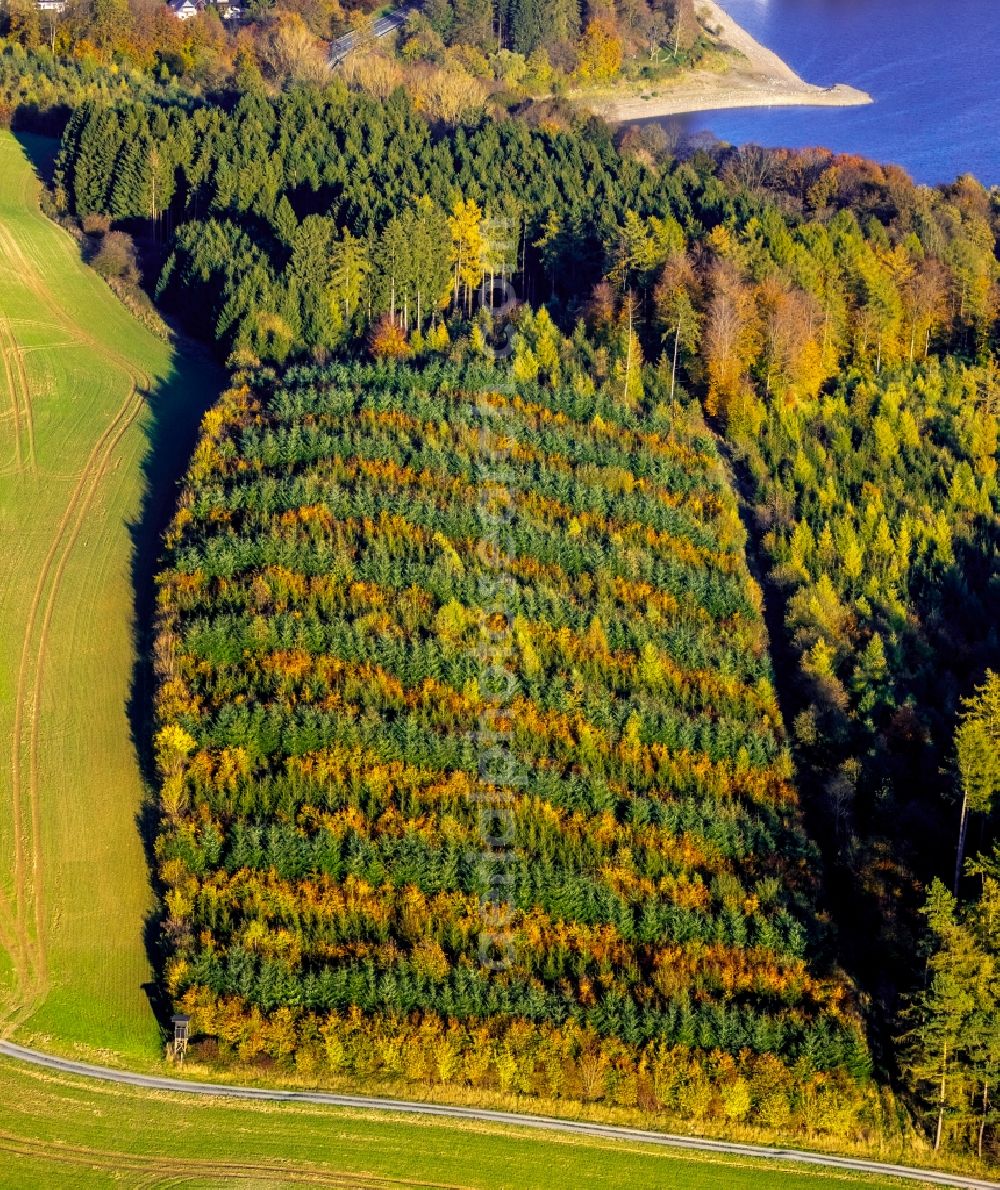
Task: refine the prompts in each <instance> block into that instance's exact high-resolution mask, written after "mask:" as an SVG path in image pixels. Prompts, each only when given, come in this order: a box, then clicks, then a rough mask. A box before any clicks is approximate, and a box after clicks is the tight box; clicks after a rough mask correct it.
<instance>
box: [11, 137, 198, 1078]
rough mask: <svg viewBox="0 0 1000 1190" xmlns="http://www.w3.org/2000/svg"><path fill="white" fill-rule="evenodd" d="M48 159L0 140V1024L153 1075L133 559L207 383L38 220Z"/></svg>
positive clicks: (28, 145) (32, 144)
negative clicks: (156, 472)
mask: <svg viewBox="0 0 1000 1190" xmlns="http://www.w3.org/2000/svg"><path fill="white" fill-rule="evenodd" d="M51 149H52V145H51V142H44V141H40V140H30V139H28V140H26V141H24V142H23V143H19V142H18V141H17V140H15V139H14V137H13V136H11V135H10V134H9V133H4V134H3V135H2V136H0V573H2V575H3V582H2V584H0V739H2V740H3V741H4V746H3V747H2V749H0V752H2V754H3V763H2V765H0V946H2V948H3V955H4V958H3V966H2V969H0V1021H2V1028H3V1030H4V1031H5V1032H7V1033H9V1032H11V1031H12V1030H14V1029H16V1030H17V1032H18V1034H19V1036H21V1037H23V1038H34V1039H35V1040H36V1041H38V1042H39V1043H41V1044H47V1043H48V1044H52V1045H54V1046H58V1047H59V1048H63V1049H65V1048H68V1047H70V1046H72V1045H74V1044H82V1045H85V1046H87V1047H88V1048H89V1049H90V1051H91V1052H94V1051H100V1050H111V1051H114V1052H117V1053H120V1054H123V1055H137V1054H142V1055H144V1056H145V1057H147V1058H149V1057H152V1056H154V1055H155V1054H156V1053H157V1052H158V1049H159V1033H158V1030H157V1028H156V1025H155V1022H154V1019H153V1015H152V1012H151V1010H150V1007H149V1001H148V999H147V996H146V993H145V992H144V990H143V985H144V984H146V983H147V982H148V980H149V979H150V971H149V966H148V963H147V959H146V949H145V944H144V939H143V927H144V920H145V917H146V914H147V911H148V909H149V907H150V900H151V896H150V886H149V876H148V865H147V862H146V856H145V854H144V851H143V846H142V842H141V837H140V834H139V832H138V831H137V829H136V815H137V813H138V811H139V808H140V804H141V798H142V782H141V776H140V771H139V766H138V763H137V759H136V752H135V749H134V748H133V745H132V740H131V732H130V717H129V703H130V693H131V686H132V675H133V661H134V655H135V654H134V641H133V609H134V597H133V592H134V588H133V574H132V570H133V557H134V553H133V544H134V542H135V544H136V546H137V548H138V554H137V555H135V557H136V559H137V566H138V569H139V571H140V572H142V571H143V570H144V569H148V568H149V567H150V566H151V556H150V555H151V550H152V549H153V548H154V546H153V542H152V541H151V540H147V538H151V537H152V531H151V530H148V531H147V532H146V533H145V535H144V533H143V528H142V522H143V521H145V522H146V523H147V524H148V523H149V521H150V518H149V516H148V515H146V516H145V517H144V516H143V513H142V508H143V496H144V490H145V486H146V484H145V479H144V466H145V462H144V461H145V460H146V456H147V453H148V452H149V450H150V444H151V442H155V440H156V437H157V436H159V435H160V434H163V435H165V434H166V433H167V432H168V427H170V426H171V425H176V427H177V433H178V436H179V437H182V438H187V439H189V438H190V432H191V428H192V426H193V425H195V424H196V423H197V419H198V415H199V411H200V410H201V409H203V408H204V407H205V406H206V405H207V404H209V403H210V402H211V400H212V398H213V395H214V394H215V393H216V392H217V391H218V386H219V377H218V375H217V374H216V373H215V372H214V370H213V369H211V368H209V367H207V366H206V365H204V364H199V363H196V362H195V361H184V360H180V359H178V358H177V356H176V354H175V352H174V351H173V350H172V348H171V347H170V346H168V345H167V344H166V343H163V342H161V341H160V340H158V339H157V338H155V337H154V336H153V335H151V334H150V333H149V332H148V331H146V330H145V329H144V328H143V327H142V326H140V324H139V323H138V322H137V321H136V320H135V319H134V318H132V317H131V315H129V314H128V313H127V311H126V310H125V309H124V307H123V306H122V305H121V304H120V303H119V301H118V300H117V298H115V296H114V295H113V294H112V293H111V291H110V290H109V289H108V288H107V286H106V285H105V284H104V282H103V281H101V279H100V278H99V277H98V276H97V275H96V274H95V273H93V272H92V271H91V270H90V269H88V268H87V267H86V266H85V265H84V264H83V263H82V262H81V260H80V252H79V248H78V246H77V244H76V243H75V242H74V241H73V239H72V238H71V237H70V236H69V235H68V234H67V233H66V232H65V231H63V230H61V229H60V228H59V227H57V226H56V225H55V224H54V223H52V222H51V221H50V220H49V219H47V218H46V217H45V216H44V215H43V214H42V212H41V211H40V210H39V206H38V190H39V181H38V178H37V177H36V173H35V169H34V168H33V166H32V163H31V160H30V159H29V155H28V154H29V153H30V155H31V157H32V158H34V159H35V160H36V161H39V160H42V159H44V157H45V156H46V154H47V153H51ZM160 465H161V462H160V460H159V458H158V460H157V462H156V466H160ZM168 487H169V484H168Z"/></svg>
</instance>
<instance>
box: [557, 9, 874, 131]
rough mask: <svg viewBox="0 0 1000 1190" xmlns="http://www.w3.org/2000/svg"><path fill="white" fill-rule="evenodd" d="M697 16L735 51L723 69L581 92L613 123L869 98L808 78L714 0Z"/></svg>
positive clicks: (856, 103) (858, 101)
mask: <svg viewBox="0 0 1000 1190" xmlns="http://www.w3.org/2000/svg"><path fill="white" fill-rule="evenodd" d="M697 7H698V16H699V19H700V20H701V21H702V24H703V25H704V27H705V29H706V30H707V31H708V32H709V33H710V34H711V35H712V37H713V38H714V39H715V40H716V41H717V42H718V44H719V45H720V47H725V48H727V49H730V50H733V51H735V54H734V57H733V59H732V64H731V65H730V66H729V68H728V69H727V70H724V71H715V70H700V71H694V72H692V73H690V74H687V75H682V76H680V77H679V78H678V79H676V80H675V81H671V82H668V83H664V84H661V85H660V86H659V87H658V88H657V89H656V90H649V91H646V92H644V93H641V94H633V95H629V96H622V95H621V93H620V92H619V93H618V94H617V95H616V94H615V93H614V92H611V93H608V94H607V95H606V96H602V97H600V98H596V97H590V98H589V102H588V101H587V97H585V96H582V95H581V96H580V97H579V98H580V99H581V100H584V101H585V102H588V106H589V107H591V108H593V110H594V111H596V112H597V113H598V114H599V115H601V116H603V117H604V118H605V119H606V120H608V121H610V122H612V123H619V124H620V123H627V122H630V121H632V120H650V119H656V118H657V117H661V116H678V115H683V114H685V113H689V112H703V111H719V110H724V109H728V108H744V107H857V106H860V105H862V104H868V103H871V102H873V101H872V97H871V96H870V95H869V94H868V93H867V92H865V91H861V90H859V89H858V88H857V87H851V86H849V85H847V84H846V83H837V84H836V85H835V86H833V87H819V86H816V85H815V84H813V83H807V82H806V81H805V80H804V79H802V78H801V77H800V76H799V75H798V74H796V73H795V71H794V70H792V68H791V67H790V66H789V65H788V63H787V62H785V61H784V60H783V59H781V58H779V57H778V55H777V54H775V53H774V52H773V51H772V50H769V49H768V48H767V47H766V46H764V45H761V43H760V42H759V41H757V40H756V39H755V38H753V37H751V35H750V34H749V33H748V32H747V31H746V30H745V29H744V28H743V27H742V26H741V25H738V24H737V23H736V21H734V20H733V18H732V17H731V16H729V14H728V13H727V12H726V11H725V9H723V8H722V7H721V6H720V5H719V4H717V3H716V2H715V0H699V3H698V6H697Z"/></svg>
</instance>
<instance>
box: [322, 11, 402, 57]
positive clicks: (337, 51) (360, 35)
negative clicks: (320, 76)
mask: <svg viewBox="0 0 1000 1190" xmlns="http://www.w3.org/2000/svg"><path fill="white" fill-rule="evenodd" d="M415 12H417V5H416V4H404V5H403V6H402V7H401V8H395V9H393V10H392V12H387V13H386V14H385V16H381V17H379V18H378V20H377V21H375V22H374V23H373V24H372V25H371V27H370V28H369V29H367V30H363V31H360V32H359V31H357V30H355V31H352V32H351V33H345V34H344V36H343V37H338V38H337V39H336V40H335V41H332V42H331V43H330V64H331V65H332V66H336V65H337V64H338V63H339V62H343V60H344V59H345V58H346V57H347V55H348V54H349V53H350V52H351V50H356V49H357V48H358V46H359V45H363V44H364V43H365V42H366V41H371V40H372V39H373V38H376V37H385V35H386V34H387V33H391V32H392V31H393V29H400V28H402V26H403V25H405V24H406V22H407V21H408V20H409V19H410V17H411V16H413V14H414V13H415Z"/></svg>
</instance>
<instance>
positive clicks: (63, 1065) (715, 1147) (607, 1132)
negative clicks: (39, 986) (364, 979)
mask: <svg viewBox="0 0 1000 1190" xmlns="http://www.w3.org/2000/svg"><path fill="white" fill-rule="evenodd" d="M0 1054H2V1055H4V1056H5V1057H8V1058H14V1059H16V1060H17V1061H20V1062H30V1063H31V1064H32V1065H33V1066H45V1067H47V1068H48V1069H49V1070H58V1071H60V1072H61V1073H63V1074H76V1075H82V1076H83V1077H85V1078H97V1079H102V1080H103V1081H104V1082H109V1083H125V1084H127V1085H128V1086H131V1087H143V1088H146V1089H147V1090H152V1091H181V1092H183V1093H185V1094H187V1095H215V1096H219V1097H223V1098H229V1099H261V1100H268V1101H278V1102H285V1103H288V1102H290V1103H318V1104H323V1105H326V1106H329V1107H352V1108H363V1109H365V1110H368V1111H389V1112H404V1113H406V1114H409V1115H416V1116H446V1117H447V1118H449V1119H453V1120H476V1121H481V1122H485V1123H489V1124H503V1125H513V1126H515V1127H518V1128H536V1129H539V1130H542V1131H547V1132H548V1131H551V1132H569V1133H572V1134H574V1135H576V1136H594V1137H601V1138H603V1139H607V1140H624V1141H632V1142H636V1141H638V1142H640V1143H642V1144H650V1145H665V1146H668V1147H669V1148H674V1149H694V1150H697V1151H699V1152H705V1153H725V1154H731V1155H734V1156H738V1157H757V1158H760V1159H761V1160H764V1161H784V1162H793V1163H795V1164H798V1165H813V1166H820V1167H824V1168H827V1169H839V1170H847V1171H850V1172H852V1173H861V1174H871V1175H872V1176H875V1177H895V1178H903V1179H906V1180H908V1181H912V1182H923V1183H924V1184H925V1185H930V1186H957V1187H961V1188H962V1190H1000V1183H998V1182H986V1181H983V1180H982V1179H981V1178H972V1177H964V1176H962V1175H961V1174H950V1173H942V1172H939V1171H938V1170H930V1169H913V1168H912V1167H910V1166H906V1165H889V1164H886V1163H884V1162H879V1161H864V1160H862V1159H860V1158H857V1157H835V1156H831V1155H828V1154H826V1153H810V1152H807V1151H805V1150H803V1149H769V1148H765V1147H764V1146H763V1145H741V1144H736V1143H735V1142H731V1141H723V1140H707V1139H703V1138H701V1137H695V1136H673V1135H671V1134H670V1133H667V1132H647V1131H645V1130H644V1129H642V1128H616V1127H613V1126H612V1125H610V1124H589V1123H585V1122H583V1121H578V1120H557V1119H553V1118H551V1117H549V1116H530V1115H520V1114H518V1113H516V1112H503V1111H489V1110H487V1109H485V1108H475V1107H446V1106H444V1105H443V1104H437V1103H411V1102H410V1101H409V1100H406V1099H375V1098H369V1097H368V1096H365V1095H331V1094H328V1093H327V1092H325V1091H269V1090H267V1089H265V1088H263V1087H239V1086H227V1085H226V1084H225V1083H198V1082H193V1081H191V1082H189V1081H188V1080H187V1079H181V1078H160V1077H158V1076H154V1075H148V1074H133V1073H131V1072H130V1071H127V1070H112V1069H111V1068H110V1067H108V1066H91V1065H89V1064H88V1063H86V1062H72V1061H70V1060H68V1059H66V1058H55V1057H52V1056H51V1055H50V1054H43V1053H41V1052H40V1051H38V1050H32V1049H26V1048H25V1047H24V1046H20V1045H14V1044H13V1042H10V1041H0Z"/></svg>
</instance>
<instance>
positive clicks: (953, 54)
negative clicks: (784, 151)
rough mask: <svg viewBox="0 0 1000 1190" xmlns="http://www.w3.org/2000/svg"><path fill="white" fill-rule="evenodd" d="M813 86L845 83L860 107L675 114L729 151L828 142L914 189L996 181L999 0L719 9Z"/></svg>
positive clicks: (999, 175)
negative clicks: (860, 95) (857, 91)
mask: <svg viewBox="0 0 1000 1190" xmlns="http://www.w3.org/2000/svg"><path fill="white" fill-rule="evenodd" d="M720 2H721V4H722V6H723V7H724V8H725V9H726V10H727V12H729V13H730V15H731V16H732V17H733V18H734V20H736V21H738V22H739V23H740V24H741V25H742V26H743V27H744V28H745V29H746V30H748V32H750V33H752V34H753V36H754V37H756V38H757V40H758V41H760V42H762V43H763V44H764V45H766V46H768V47H769V48H770V49H772V50H774V51H775V53H777V54H779V55H780V56H781V57H782V58H784V60H785V61H786V62H788V63H789V65H790V66H792V68H793V69H794V70H796V71H798V73H799V74H800V75H801V76H802V77H803V78H804V79H806V81H807V82H810V83H819V84H821V85H829V84H831V83H851V84H852V85H854V86H856V87H860V88H862V90H865V91H867V92H868V93H869V94H870V95H871V96H872V97H873V98H874V99H875V103H874V104H872V105H871V106H869V107H861V108H784V109H782V108H751V109H744V110H741V111H726V112H702V113H697V114H694V115H690V116H681V117H677V118H676V120H675V121H673V122H674V123H677V124H679V125H680V127H682V128H683V129H684V130H685V131H687V132H701V131H710V132H713V133H714V134H715V135H716V136H718V137H719V138H720V139H722V140H725V141H729V142H731V143H733V144H742V143H744V142H747V141H752V142H754V143H756V144H761V145H783V146H788V147H795V148H804V147H807V146H811V145H825V146H826V147H827V148H830V149H833V150H835V151H838V152H845V153H858V154H860V155H861V156H864V157H871V158H874V159H875V160H876V161H894V162H897V163H898V164H900V165H902V166H903V167H904V168H905V169H907V170H908V171H909V173H910V174H911V175H912V176H913V177H914V178H915V179H916V180H917V181H918V182H927V183H934V182H945V181H952V180H953V179H954V178H955V177H956V176H957V175H958V174H962V173H973V174H975V175H976V177H978V178H979V180H980V181H982V182H984V183H986V184H987V185H996V184H1000V0H720Z"/></svg>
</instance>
